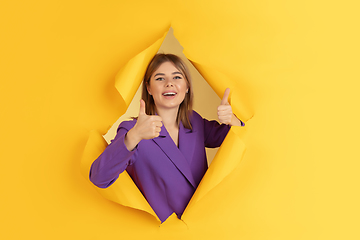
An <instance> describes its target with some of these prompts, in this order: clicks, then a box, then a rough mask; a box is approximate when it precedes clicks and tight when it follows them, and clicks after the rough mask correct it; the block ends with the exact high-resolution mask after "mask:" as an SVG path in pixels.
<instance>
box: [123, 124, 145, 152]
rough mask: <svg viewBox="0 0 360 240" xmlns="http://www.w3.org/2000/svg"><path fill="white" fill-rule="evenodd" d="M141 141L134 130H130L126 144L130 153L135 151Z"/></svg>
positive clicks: (126, 137)
mask: <svg viewBox="0 0 360 240" xmlns="http://www.w3.org/2000/svg"><path fill="white" fill-rule="evenodd" d="M140 141H141V138H139V137H138V134H137V133H136V130H135V129H134V128H132V129H130V130H129V131H128V132H127V133H126V135H125V139H124V143H125V146H126V148H127V149H128V150H129V151H132V150H134V148H135V147H136V146H137V145H138V143H139V142H140Z"/></svg>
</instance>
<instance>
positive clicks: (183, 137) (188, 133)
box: [179, 122, 197, 165]
mask: <svg viewBox="0 0 360 240" xmlns="http://www.w3.org/2000/svg"><path fill="white" fill-rule="evenodd" d="M196 137H197V135H196V130H195V129H194V128H193V130H190V129H188V128H185V127H184V125H183V124H182V123H181V122H180V128H179V149H180V151H181V152H182V153H183V155H184V157H185V158H186V160H187V162H188V163H189V165H191V161H192V159H193V154H194V150H195V145H196V144H195V143H196V141H197V139H196Z"/></svg>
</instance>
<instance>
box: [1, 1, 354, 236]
mask: <svg viewBox="0 0 360 240" xmlns="http://www.w3.org/2000/svg"><path fill="white" fill-rule="evenodd" d="M358 9H359V3H358V2H356V1H352V0H345V1H341V2H329V1H325V0H319V1H310V0H303V1H298V0H295V1H283V0H273V1H251V2H249V1H235V0H227V1H222V2H219V1H203V0H199V1H187V0H185V1H163V0H158V1H112V0H110V1H106V2H104V1H96V0H95V1H90V2H89V1H81V0H80V1H75V2H74V1H68V0H64V1H44V0H35V1H31V2H26V1H23V2H16V1H9V0H4V1H1V3H0V36H1V39H0V43H1V44H0V67H1V71H0V79H1V80H0V81H1V88H0V104H1V108H0V109H1V125H0V126H1V129H0V130H1V144H0V146H1V153H2V156H1V162H0V166H1V168H0V169H1V170H0V171H1V174H0V179H1V183H2V190H1V204H0V206H1V207H0V208H1V210H0V212H1V216H2V217H1V226H2V231H0V238H1V239H29V238H37V239H110V238H128V239H239V238H241V239H286V240H288V239H359V238H360V236H359V231H358V230H357V229H358V225H359V220H358V216H359V215H360V207H359V204H358V203H359V202H360V196H359V194H358V190H357V189H358V186H359V182H360V177H359V174H358V169H359V168H360V166H359V159H360V153H359V151H358V146H357V145H358V142H359V141H358V136H359V135H360V126H359V122H360V116H359V111H358V106H359V103H360V98H359V94H358V92H359V89H360V86H359V79H360V73H359V70H358V68H359V65H360V63H359V57H358V56H360V49H359V48H360V47H359V44H358V43H359V42H360V36H359V34H358V30H357V29H358V25H359V22H360V18H359V14H358ZM169 26H172V28H173V29H174V35H175V37H176V38H177V39H178V40H179V42H180V44H181V45H182V46H183V48H184V53H185V55H186V56H187V57H188V58H189V59H190V60H191V61H192V62H193V63H194V65H195V66H196V68H197V69H198V70H199V72H200V73H201V74H202V75H203V76H204V77H205V78H206V80H207V81H208V82H209V84H210V85H211V86H212V87H213V89H214V91H215V92H216V93H217V94H218V95H219V96H221V95H222V93H221V92H222V91H223V90H224V88H226V87H227V86H224V85H225V83H228V84H230V85H231V86H234V88H235V89H232V93H231V104H232V105H233V107H234V112H235V113H236V114H237V116H239V117H240V118H243V119H244V121H247V122H246V126H245V128H243V129H244V131H245V132H240V131H239V130H236V129H235V128H234V129H232V130H231V132H230V134H229V136H228V138H227V140H226V141H225V142H224V145H223V147H222V148H221V149H220V150H219V151H218V154H217V156H216V158H215V159H214V161H213V164H212V165H211V166H210V169H209V173H210V172H212V174H207V175H206V176H205V178H204V181H202V183H201V186H200V187H199V189H198V190H199V191H197V192H196V194H195V195H194V198H193V199H192V201H191V203H190V205H189V207H188V208H187V209H186V212H185V213H184V215H183V219H182V220H179V219H177V218H176V216H171V217H170V218H169V219H168V221H166V222H165V223H164V224H161V226H160V227H159V221H158V220H157V219H156V218H154V217H153V215H151V214H149V213H148V211H147V210H146V209H145V207H144V208H143V210H140V211H139V210H135V209H134V208H132V207H131V208H130V207H124V206H123V205H121V204H117V203H114V202H113V201H108V200H107V199H105V198H104V197H103V196H102V195H101V194H99V193H98V191H97V190H96V188H94V187H92V186H91V184H90V183H89V181H88V180H87V178H84V177H83V176H82V174H81V172H82V171H83V168H82V167H81V164H80V162H81V160H83V161H84V159H85V158H83V153H84V149H85V148H86V146H90V145H91V144H93V146H94V148H90V149H92V150H91V151H89V152H87V154H85V155H84V156H90V155H96V154H98V153H99V152H101V148H103V147H105V143H101V141H102V139H101V135H103V134H105V133H106V131H107V129H108V128H109V126H111V125H112V124H113V123H114V122H115V121H116V119H118V118H119V117H120V116H121V115H122V114H123V113H124V111H125V110H126V107H127V106H128V101H130V100H131V98H132V95H131V94H132V93H131V92H124V93H122V94H119V91H118V90H117V88H119V87H116V86H118V85H117V83H118V81H117V80H116V76H117V74H118V72H119V71H120V69H121V68H122V67H124V66H125V65H126V63H128V62H129V61H130V60H131V59H133V58H134V57H135V56H137V55H138V54H139V53H141V52H142V51H143V50H145V49H147V48H149V46H151V45H152V44H154V43H155V42H157V41H158V40H159V39H161V38H162V37H163V36H164V33H165V32H166V31H167V30H168V29H169ZM144 59H145V58H144ZM206 74H208V75H209V76H206ZM214 76H216V78H219V79H215V80H214V81H211V80H210V81H209V79H210V78H211V77H214ZM223 77H224V78H223ZM225 78H226V79H225ZM224 79H225V80H224ZM219 83H224V85H222V84H221V85H220V84H219ZM137 84H138V83H137ZM217 84H218V85H219V87H214V86H217ZM129 86H134V87H135V86H136V85H132V84H130V85H129ZM135 88H136V87H135ZM120 89H122V87H121V86H120ZM120 91H121V90H120ZM130 93H131V94H130ZM127 94H128V95H127ZM196 96H197V95H195V98H196ZM129 99H130V100H129ZM92 130H95V132H93V133H92ZM90 139H93V140H94V141H93V142H92V141H90ZM100 140H101V141H100ZM228 140H231V141H228ZM232 141H233V142H234V145H235V143H236V146H238V144H237V142H238V143H240V145H242V146H244V148H242V147H237V148H239V149H238V150H237V148H236V149H233V147H232V146H233V145H232V144H231V142H232ZM90 143H91V144H90ZM95 146H96V147H95ZM245 148H246V150H245V151H243V150H244V149H245ZM86 149H87V148H86ZM232 151H235V152H237V151H238V152H239V154H235V155H236V157H233V156H234V155H233V154H232ZM85 152H86V151H85ZM227 154H228V155H227ZM241 156H242V158H241ZM89 158H90V157H89ZM226 163H228V164H229V166H232V167H231V168H228V169H225V168H222V166H223V164H224V166H227V165H226ZM88 166H89V165H88ZM217 169H218V171H217ZM225 170H226V171H225ZM218 176H222V177H221V178H222V180H221V181H220V182H219V181H218V180H216V179H220V178H218ZM215 180H216V181H215ZM134 194H135V195H136V192H134ZM123 196H125V195H123ZM123 196H119V198H122V197H123ZM126 196H128V195H126ZM129 202H131V203H132V201H129ZM136 204H137V203H136ZM149 211H150V210H149Z"/></svg>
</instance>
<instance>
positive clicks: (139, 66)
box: [82, 32, 252, 219]
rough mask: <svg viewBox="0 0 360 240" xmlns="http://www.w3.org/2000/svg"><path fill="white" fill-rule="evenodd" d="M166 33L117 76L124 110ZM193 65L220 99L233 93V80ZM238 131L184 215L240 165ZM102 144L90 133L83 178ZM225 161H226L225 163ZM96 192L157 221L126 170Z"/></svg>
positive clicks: (233, 132) (240, 109) (241, 111)
mask: <svg viewBox="0 0 360 240" xmlns="http://www.w3.org/2000/svg"><path fill="white" fill-rule="evenodd" d="M166 34H167V32H166V33H164V36H163V37H162V38H161V39H159V40H157V41H156V42H155V43H154V44H152V45H151V46H150V47H148V48H147V49H145V50H144V51H142V52H141V53H139V54H138V55H136V56H135V57H133V58H132V59H131V60H130V61H129V62H128V63H127V64H126V65H125V66H124V67H123V68H122V69H121V70H120V71H119V73H118V74H117V76H116V82H115V86H116V88H117V90H118V91H119V94H120V95H121V98H122V99H123V100H124V102H125V106H126V107H128V106H129V105H130V102H131V100H132V98H133V96H134V95H135V92H136V91H137V89H138V87H139V85H140V83H141V81H142V79H143V75H144V74H145V71H146V68H147V65H148V64H149V62H150V60H151V59H152V57H153V56H154V55H155V53H156V52H157V50H158V49H159V47H160V45H161V43H162V41H163V40H164V38H165V36H166ZM195 66H196V67H197V68H198V69H200V73H201V74H202V75H203V76H204V77H205V78H206V80H207V82H208V83H209V85H210V86H211V87H212V88H213V89H214V91H215V92H216V93H217V94H218V95H219V96H221V95H222V94H223V91H224V89H226V88H227V87H230V88H231V89H234V91H235V93H236V89H237V88H236V82H235V81H233V80H230V79H229V78H228V77H226V76H225V75H224V74H221V73H220V72H217V71H216V70H210V68H206V67H203V66H201V65H200V64H196V65H195ZM219 79H221V81H218V80H219ZM232 96H233V98H232V99H234V94H232ZM235 96H236V94H235ZM237 99H239V98H237ZM231 104H232V107H233V109H234V113H235V114H237V115H238V116H239V117H240V119H242V120H243V121H244V122H246V121H247V120H248V119H249V118H250V117H251V116H252V115H251V113H250V112H249V111H247V112H246V111H245V107H244V104H241V103H240V100H238V101H234V100H232V101H231ZM237 106H240V107H237ZM125 110H126V109H125ZM125 110H124V112H125ZM239 131H240V132H241V131H244V130H243V129H241V130H240V129H237V128H236V127H233V128H232V130H231V131H230V132H229V134H228V136H227V137H226V139H225V140H224V142H223V144H222V146H221V147H220V149H219V151H218V153H217V155H216V156H215V159H214V160H213V162H212V164H211V166H210V168H209V170H208V171H207V173H206V175H205V177H204V178H203V180H202V182H201V184H200V185H199V187H198V188H197V190H196V192H195V194H194V196H193V198H192V200H191V201H190V203H189V205H188V206H187V208H186V210H185V212H184V216H185V215H186V214H185V213H186V211H187V210H188V209H189V208H191V207H192V206H193V205H194V204H195V203H196V202H198V201H199V200H200V199H201V198H203V197H205V195H206V194H207V193H208V192H209V191H211V190H212V189H213V188H214V187H216V186H217V185H218V184H219V183H220V182H221V181H222V180H223V179H224V178H225V177H226V176H227V175H228V174H230V173H231V172H232V171H233V169H234V168H235V167H236V166H237V165H238V164H239V162H240V160H241V159H242V156H243V153H244V151H245V144H244V143H243V142H242V141H241V137H240V135H241V134H239ZM104 144H106V142H105V140H103V139H102V138H101V137H100V135H99V134H98V133H97V132H96V131H92V133H91V134H90V137H89V140H88V143H87V145H86V148H85V152H84V155H83V159H82V171H83V175H84V176H85V177H87V178H88V172H89V169H90V166H91V163H92V162H93V161H94V160H95V159H96V158H97V157H98V156H99V155H100V154H101V152H102V151H103V150H105V147H106V145H104ZM90 148H94V149H96V150H97V151H95V152H94V150H91V149H90ZM98 149H102V151H98ZM90 153H92V154H90ZM224 159H226V161H225V160H224ZM86 172H87V174H86ZM97 189H98V188H97ZM98 191H99V192H100V194H101V195H102V196H103V197H105V198H107V199H109V200H111V201H114V202H116V203H119V204H121V205H124V206H127V207H131V208H134V209H139V210H142V211H145V212H147V213H150V214H151V215H153V216H154V217H155V218H156V219H158V218H157V216H156V214H155V213H154V211H153V210H152V209H151V207H150V206H149V204H148V203H147V202H146V200H145V198H144V197H143V195H142V194H141V193H140V191H139V190H138V189H137V187H136V185H135V184H134V182H133V181H132V179H131V178H130V176H129V175H128V174H127V172H126V171H124V172H123V173H122V174H120V176H119V178H118V179H117V180H116V181H115V183H114V184H113V185H111V186H110V187H109V188H107V189H98Z"/></svg>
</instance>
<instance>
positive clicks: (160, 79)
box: [155, 77, 164, 81]
mask: <svg viewBox="0 0 360 240" xmlns="http://www.w3.org/2000/svg"><path fill="white" fill-rule="evenodd" d="M155 80H156V81H162V80H164V78H163V77H159V78H156V79H155Z"/></svg>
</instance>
